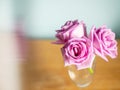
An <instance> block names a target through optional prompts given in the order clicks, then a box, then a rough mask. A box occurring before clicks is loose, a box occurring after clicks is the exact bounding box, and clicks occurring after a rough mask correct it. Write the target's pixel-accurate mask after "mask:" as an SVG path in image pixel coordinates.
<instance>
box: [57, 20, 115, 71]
mask: <svg viewBox="0 0 120 90" xmlns="http://www.w3.org/2000/svg"><path fill="white" fill-rule="evenodd" d="M56 32H57V34H56V38H57V41H56V42H55V44H63V45H64V46H63V47H62V48H61V51H62V55H63V58H64V64H65V66H69V65H75V66H76V67H77V69H78V70H81V69H86V68H89V69H90V70H92V69H91V67H92V64H93V61H94V58H95V55H98V56H100V57H101V58H103V59H104V60H105V61H108V59H107V58H106V56H110V57H111V58H115V57H116V56H117V42H116V40H115V33H113V32H112V31H111V29H109V28H107V27H106V26H105V25H103V26H101V27H99V28H96V27H95V26H93V27H92V28H91V31H90V34H89V35H87V33H86V25H85V23H84V22H83V21H81V22H78V20H74V21H67V22H66V23H65V24H64V25H63V26H62V27H61V29H60V30H57V31H56Z"/></svg>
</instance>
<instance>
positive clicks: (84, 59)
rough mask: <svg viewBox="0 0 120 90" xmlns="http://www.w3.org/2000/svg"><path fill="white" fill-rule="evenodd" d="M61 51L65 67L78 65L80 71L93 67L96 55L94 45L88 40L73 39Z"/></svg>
mask: <svg viewBox="0 0 120 90" xmlns="http://www.w3.org/2000/svg"><path fill="white" fill-rule="evenodd" d="M61 50H62V55H63V57H64V62H65V66H69V65H76V67H77V69H78V70H80V69H85V68H91V67H92V63H93V60H94V57H95V55H94V53H93V45H92V43H91V41H90V40H89V39H88V38H86V37H81V38H72V39H70V40H68V42H66V44H65V45H64V47H63V48H62V49H61Z"/></svg>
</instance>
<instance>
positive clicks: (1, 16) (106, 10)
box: [0, 0, 120, 90]
mask: <svg viewBox="0 0 120 90" xmlns="http://www.w3.org/2000/svg"><path fill="white" fill-rule="evenodd" d="M119 4H120V0H0V90H21V83H20V82H21V80H22V79H21V76H20V75H21V71H20V69H21V68H19V64H20V63H21V61H25V59H26V52H27V51H29V53H30V55H29V56H30V57H27V59H29V61H28V62H27V63H30V64H29V65H30V66H38V67H40V65H39V64H40V63H41V62H42V60H44V61H45V60H46V62H48V61H49V60H47V59H48V58H49V57H53V58H52V60H55V62H56V63H58V61H57V60H58V58H61V56H58V55H56V53H55V54H53V56H51V55H49V53H54V52H52V49H54V50H58V48H57V49H56V47H55V46H51V47H52V48H51V47H50V48H49V47H47V45H49V46H50V45H51V44H50V42H47V44H46V42H41V43H39V42H37V41H36V42H35V41H30V40H28V39H35V40H36V39H37V40H38V39H55V33H56V32H55V30H57V29H60V27H61V25H63V24H64V23H65V22H66V21H68V20H75V19H78V20H79V21H81V20H83V21H84V22H85V23H86V26H87V32H88V33H89V32H90V29H91V27H92V26H93V25H95V26H97V27H100V26H101V25H103V24H106V25H107V26H108V27H109V28H111V29H112V31H113V32H115V33H116V38H117V39H118V38H120V30H119V29H120V6H119ZM27 41H28V42H27ZM27 43H28V45H29V46H27ZM44 44H45V45H46V46H45V45H44ZM36 46H37V47H36ZM40 46H44V47H45V48H42V47H40ZM28 48H29V50H28ZM45 50H46V52H47V53H48V54H46V52H44V51H45ZM47 50H48V51H47ZM42 51H43V52H44V53H43V52H42ZM56 52H59V51H56ZM40 53H41V54H40ZM42 53H43V54H42ZM59 54H60V53H59ZM55 55H56V56H55ZM47 57H48V58H47ZM40 59H41V62H40ZM61 59H62V58H61ZM38 62H39V63H38ZM46 62H45V63H46ZM60 62H61V63H62V64H63V62H62V60H61V61H60ZM25 63H26V62H25ZM42 63H43V62H42ZM62 64H60V65H61V67H63V66H62ZM29 65H28V67H29V68H30V66H29ZM47 65H48V63H46V66H47ZM51 66H54V65H53V64H52V62H51ZM58 66H59V65H58ZM40 68H41V67H40ZM31 70H32V69H31ZM42 71H44V70H42ZM32 73H33V72H31V73H30V74H29V73H28V75H31V74H32ZM46 75H47V74H46ZM38 76H39V75H38ZM43 76H44V75H43ZM27 77H28V76H27ZM35 77H36V76H35ZM46 77H48V76H46ZM28 86H30V85H28ZM28 90H35V89H28Z"/></svg>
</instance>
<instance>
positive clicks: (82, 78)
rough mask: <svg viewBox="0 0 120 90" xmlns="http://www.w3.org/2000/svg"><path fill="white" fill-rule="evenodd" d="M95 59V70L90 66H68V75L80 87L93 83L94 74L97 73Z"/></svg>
mask: <svg viewBox="0 0 120 90" xmlns="http://www.w3.org/2000/svg"><path fill="white" fill-rule="evenodd" d="M95 64H96V63H95V61H94V62H93V65H92V70H93V72H90V70H89V69H88V68H86V69H82V70H77V68H76V66H75V65H71V66H68V67H67V69H68V75H69V77H70V79H71V80H72V81H73V82H74V83H75V84H76V85H77V86H78V87H87V86H89V85H90V84H91V82H92V80H93V76H94V73H95Z"/></svg>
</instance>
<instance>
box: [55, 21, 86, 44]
mask: <svg viewBox="0 0 120 90" xmlns="http://www.w3.org/2000/svg"><path fill="white" fill-rule="evenodd" d="M56 32H57V34H56V37H57V39H58V40H57V41H56V42H55V43H56V44H64V43H66V42H67V41H68V40H69V39H71V38H73V37H74V38H75V37H82V36H86V26H85V24H84V23H83V22H82V21H81V22H80V23H79V22H78V20H75V21H67V22H66V23H65V25H63V26H62V27H61V29H60V30H57V31H56Z"/></svg>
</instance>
